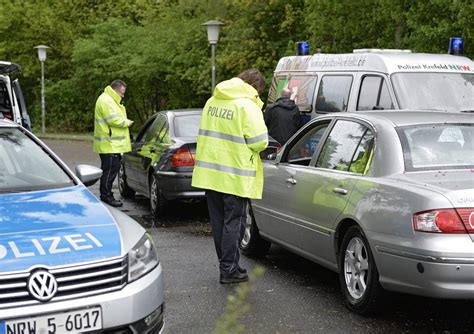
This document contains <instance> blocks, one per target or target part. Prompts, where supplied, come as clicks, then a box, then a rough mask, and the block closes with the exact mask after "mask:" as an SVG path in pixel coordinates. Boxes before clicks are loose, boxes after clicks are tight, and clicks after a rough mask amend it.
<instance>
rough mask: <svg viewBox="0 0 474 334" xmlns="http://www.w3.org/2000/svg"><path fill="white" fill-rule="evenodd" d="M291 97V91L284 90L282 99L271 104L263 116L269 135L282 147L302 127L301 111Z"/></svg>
mask: <svg viewBox="0 0 474 334" xmlns="http://www.w3.org/2000/svg"><path fill="white" fill-rule="evenodd" d="M290 96H291V91H290V90H289V89H288V88H284V89H283V90H282V91H281V93H280V98H278V99H277V100H276V101H275V103H273V104H270V105H269V106H268V107H267V108H266V109H265V113H264V114H263V118H264V119H265V124H266V125H267V128H268V135H269V136H270V137H272V138H273V139H275V140H277V141H278V142H279V143H280V144H281V145H283V144H285V143H286V141H287V140H288V139H290V137H291V136H293V134H294V133H295V132H296V131H297V130H298V128H299V126H300V111H299V109H298V106H297V105H296V104H295V101H293V100H291V99H290Z"/></svg>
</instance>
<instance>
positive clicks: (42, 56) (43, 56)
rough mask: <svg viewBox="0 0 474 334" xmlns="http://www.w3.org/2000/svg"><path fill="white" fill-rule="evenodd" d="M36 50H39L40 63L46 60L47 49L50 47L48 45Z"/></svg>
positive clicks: (39, 46) (40, 46)
mask: <svg viewBox="0 0 474 334" xmlns="http://www.w3.org/2000/svg"><path fill="white" fill-rule="evenodd" d="M34 49H38V58H39V60H40V61H45V60H46V49H49V46H46V45H37V46H35V47H34Z"/></svg>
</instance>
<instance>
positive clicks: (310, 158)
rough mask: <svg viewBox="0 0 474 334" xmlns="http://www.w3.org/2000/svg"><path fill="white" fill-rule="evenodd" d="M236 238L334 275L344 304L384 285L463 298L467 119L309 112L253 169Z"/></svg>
mask: <svg viewBox="0 0 474 334" xmlns="http://www.w3.org/2000/svg"><path fill="white" fill-rule="evenodd" d="M264 175H265V181H264V192H263V199H262V200H252V205H251V212H250V213H251V215H250V216H249V217H250V219H248V222H247V226H246V230H245V235H244V238H243V240H242V243H241V248H242V250H243V252H244V253H246V254H250V255H252V254H253V255H258V254H260V255H261V254H264V253H265V252H266V251H267V250H268V247H269V246H270V242H274V243H277V244H280V245H282V246H283V247H286V248H288V249H289V250H291V251H293V252H295V253H297V254H300V255H301V256H304V257H306V258H308V259H310V260H313V261H315V262H317V263H319V264H321V265H323V266H325V267H328V268H330V269H332V270H334V271H336V272H338V273H339V281H340V284H341V288H342V293H343V296H344V300H345V303H346V305H347V306H348V307H349V308H350V309H351V310H352V311H354V312H356V313H360V314H369V313H374V312H375V311H376V310H377V308H378V305H379V302H380V300H381V299H382V298H381V296H382V294H383V291H384V289H386V290H392V291H399V292H404V293H410V294H416V295H423V296H430V297H437V298H459V299H461V298H462V299H474V117H473V115H472V113H469V112H459V113H446V112H429V111H426V112H421V111H420V112H410V111H395V112H393V111H392V112H390V111H387V112H385V111H374V112H361V113H352V114H351V113H348V114H345V113H344V114H339V113H338V114H328V115H325V116H321V117H317V118H315V119H314V120H313V121H311V122H310V123H308V124H307V125H306V126H305V127H304V128H303V129H301V130H300V131H299V132H297V133H296V134H295V135H294V136H293V137H292V138H291V139H290V140H289V141H288V143H287V144H286V145H285V146H284V147H283V149H282V150H281V151H280V152H279V153H278V155H277V156H276V157H275V159H274V160H273V161H267V162H265V163H264Z"/></svg>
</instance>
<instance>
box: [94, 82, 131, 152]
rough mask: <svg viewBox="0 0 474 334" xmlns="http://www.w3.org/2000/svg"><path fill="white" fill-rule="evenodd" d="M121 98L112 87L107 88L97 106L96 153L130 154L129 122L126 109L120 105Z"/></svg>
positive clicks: (95, 126)
mask: <svg viewBox="0 0 474 334" xmlns="http://www.w3.org/2000/svg"><path fill="white" fill-rule="evenodd" d="M120 100H121V97H120V95H118V94H117V92H116V91H115V90H114V89H113V88H112V87H110V86H107V87H105V89H104V92H103V93H102V94H101V95H100V96H99V98H98V99H97V102H96V104H95V117H94V118H95V120H94V144H93V148H94V152H96V153H124V152H130V151H131V150H132V146H131V143H130V132H129V129H128V123H129V120H128V119H127V112H126V111H125V107H124V106H123V105H121V104H120Z"/></svg>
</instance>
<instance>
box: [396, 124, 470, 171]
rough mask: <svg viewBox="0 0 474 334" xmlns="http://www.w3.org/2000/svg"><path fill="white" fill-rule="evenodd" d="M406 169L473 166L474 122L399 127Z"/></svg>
mask: <svg viewBox="0 0 474 334" xmlns="http://www.w3.org/2000/svg"><path fill="white" fill-rule="evenodd" d="M398 132H399V135H400V139H401V142H402V147H403V153H404V159H405V166H406V169H407V170H430V169H463V168H474V124H442V125H418V126H414V127H404V128H401V129H399V131H398Z"/></svg>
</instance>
